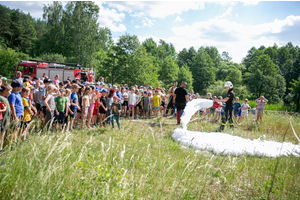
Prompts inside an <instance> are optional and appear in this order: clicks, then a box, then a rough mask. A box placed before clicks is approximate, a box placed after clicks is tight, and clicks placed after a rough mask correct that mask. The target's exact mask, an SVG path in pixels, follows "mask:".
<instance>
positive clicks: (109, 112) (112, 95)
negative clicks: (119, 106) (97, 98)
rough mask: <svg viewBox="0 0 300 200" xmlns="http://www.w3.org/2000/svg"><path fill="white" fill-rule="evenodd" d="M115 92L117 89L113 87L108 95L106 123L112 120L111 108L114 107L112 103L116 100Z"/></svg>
mask: <svg viewBox="0 0 300 200" xmlns="http://www.w3.org/2000/svg"><path fill="white" fill-rule="evenodd" d="M114 93H115V90H114V89H111V90H110V91H109V94H108V97H107V112H106V118H107V119H106V123H107V124H110V122H111V117H110V116H111V108H112V104H113V102H114V98H113V97H114Z"/></svg>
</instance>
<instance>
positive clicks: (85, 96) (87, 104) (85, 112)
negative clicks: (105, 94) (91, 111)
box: [81, 87, 91, 128]
mask: <svg viewBox="0 0 300 200" xmlns="http://www.w3.org/2000/svg"><path fill="white" fill-rule="evenodd" d="M90 93H91V89H90V88H89V87H87V88H85V90H84V92H83V97H82V103H81V105H82V112H81V127H82V128H84V127H85V120H86V118H87V116H88V108H89V107H90Z"/></svg>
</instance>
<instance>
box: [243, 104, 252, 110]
mask: <svg viewBox="0 0 300 200" xmlns="http://www.w3.org/2000/svg"><path fill="white" fill-rule="evenodd" d="M249 107H250V106H249V104H247V103H243V104H242V110H247V109H248V108H249Z"/></svg>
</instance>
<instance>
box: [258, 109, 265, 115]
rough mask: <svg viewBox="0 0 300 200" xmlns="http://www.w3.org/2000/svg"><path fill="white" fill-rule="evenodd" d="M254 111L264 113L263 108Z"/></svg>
mask: <svg viewBox="0 0 300 200" xmlns="http://www.w3.org/2000/svg"><path fill="white" fill-rule="evenodd" d="M256 112H257V113H259V114H264V109H256Z"/></svg>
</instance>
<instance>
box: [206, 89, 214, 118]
mask: <svg viewBox="0 0 300 200" xmlns="http://www.w3.org/2000/svg"><path fill="white" fill-rule="evenodd" d="M206 99H210V100H213V99H212V98H211V93H210V92H208V93H207V94H206ZM209 111H210V108H206V113H207V119H208V121H209V117H210V112H209Z"/></svg>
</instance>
